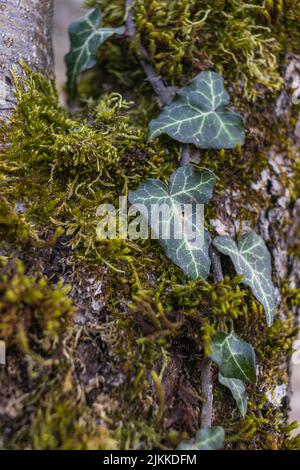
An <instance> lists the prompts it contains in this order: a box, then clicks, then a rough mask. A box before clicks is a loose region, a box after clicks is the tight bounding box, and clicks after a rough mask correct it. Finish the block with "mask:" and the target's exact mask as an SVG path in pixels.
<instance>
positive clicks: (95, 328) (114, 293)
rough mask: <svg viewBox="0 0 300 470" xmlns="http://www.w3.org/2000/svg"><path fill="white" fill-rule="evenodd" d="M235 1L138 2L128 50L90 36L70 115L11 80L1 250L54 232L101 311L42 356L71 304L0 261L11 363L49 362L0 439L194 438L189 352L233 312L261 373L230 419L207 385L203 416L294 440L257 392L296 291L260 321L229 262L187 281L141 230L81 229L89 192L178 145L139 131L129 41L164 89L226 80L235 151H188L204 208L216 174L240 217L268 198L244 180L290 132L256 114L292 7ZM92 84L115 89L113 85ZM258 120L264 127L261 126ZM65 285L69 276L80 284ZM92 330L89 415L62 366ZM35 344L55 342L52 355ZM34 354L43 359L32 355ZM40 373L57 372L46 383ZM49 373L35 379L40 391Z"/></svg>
mask: <svg viewBox="0 0 300 470" xmlns="http://www.w3.org/2000/svg"><path fill="white" fill-rule="evenodd" d="M88 3H89V5H90V6H91V5H95V4H98V5H100V6H101V7H102V10H103V12H104V19H105V23H106V24H112V25H119V24H121V22H122V19H123V16H124V3H125V2H124V1H123V0H122V1H121V0H120V1H117V2H110V1H107V0H99V1H96V2H95V1H90V2H88ZM242 3H243V2H240V1H237V0H234V1H232V2H223V1H222V0H221V1H218V2H213V4H212V2H211V4H209V5H207V2H202V1H196V0H180V1H179V2H175V1H169V2H166V1H162V2H156V1H154V0H151V1H150V2H145V1H142V0H137V2H136V5H135V17H136V21H137V26H138V37H137V44H136V45H134V46H131V47H130V48H129V47H128V43H127V42H126V41H124V43H123V44H120V42H118V43H117V42H113V41H112V42H110V43H108V44H107V47H105V48H103V49H101V54H99V67H98V69H95V70H94V71H91V72H89V73H88V74H87V75H86V76H85V78H84V79H83V81H82V82H81V84H80V93H81V94H80V96H81V98H82V100H81V103H80V108H79V110H78V111H77V112H76V114H75V115H70V114H69V113H67V112H66V111H65V110H63V109H61V107H60V106H59V104H58V99H57V95H56V92H55V89H54V86H53V85H52V84H51V83H49V82H48V81H47V80H46V79H45V78H43V77H41V76H40V75H36V74H31V73H30V72H29V71H27V72H28V77H27V79H26V80H24V79H22V80H21V79H19V78H16V83H17V97H18V103H19V105H18V108H17V110H16V112H15V113H14V115H13V117H12V120H11V123H10V124H9V125H8V126H4V127H3V129H2V130H1V131H0V133H1V134H0V139H1V140H2V141H3V142H4V143H5V144H10V145H7V146H6V150H5V152H3V153H2V154H1V156H0V158H1V162H2V170H1V174H0V188H1V190H2V194H3V197H2V195H1V201H0V204H1V205H0V207H1V209H2V213H1V217H0V229H1V235H2V237H3V247H4V248H3V249H4V254H6V251H5V250H8V251H10V250H11V249H15V250H17V251H18V252H20V251H21V257H22V258H24V260H25V261H26V255H24V252H23V251H22V249H23V246H24V243H26V247H30V249H32V250H33V252H36V250H37V249H39V250H41V251H42V252H43V253H44V251H43V250H49V248H50V249H51V247H54V248H55V247H56V243H57V245H58V246H60V245H62V246H63V248H64V251H63V256H64V258H65V261H66V265H67V266H68V268H70V270H71V271H72V272H75V273H76V272H78V273H79V274H78V277H75V280H74V279H73V283H74V285H75V284H76V283H77V281H78V278H79V280H82V279H81V278H83V277H86V276H87V273H89V274H90V275H91V278H92V277H93V274H94V273H97V274H99V275H101V282H102V284H101V288H102V292H101V302H103V305H104V313H103V316H104V317H105V320H103V321H102V317H101V320H99V319H98V318H97V321H94V323H92V326H90V325H89V326H86V327H84V328H83V330H84V334H83V336H84V339H79V337H80V334H81V333H80V334H79V333H78V331H79V329H78V328H79V327H78V326H76V325H71V334H70V336H71V340H70V338H69V337H68V341H69V340H70V341H71V342H72V341H73V340H74V341H75V339H76V341H75V342H74V344H73V342H72V347H70V349H68V351H65V350H63V358H61V359H60V360H59V364H56V365H54V366H53V363H52V362H51V361H52V359H53V360H54V362H55V360H57V353H58V346H59V345H61V344H62V343H61V342H60V341H59V340H58V336H59V335H62V338H63V342H64V341H65V340H66V336H65V333H66V327H67V324H68V321H67V320H68V319H70V318H71V317H72V314H73V312H74V307H73V306H72V304H71V303H70V302H69V300H68V293H67V291H66V290H65V289H64V288H63V286H62V285H61V284H58V285H56V286H52V285H51V284H50V283H49V280H48V279H46V278H45V277H44V276H42V275H41V276H35V277H33V276H31V275H29V274H25V273H26V270H25V271H24V268H23V267H22V265H21V264H20V263H17V264H16V265H12V266H13V267H12V268H10V266H11V264H9V265H8V267H6V268H4V273H3V277H2V278H1V284H0V288H1V293H3V298H4V301H2V303H1V308H2V312H4V315H5V323H3V325H4V326H3V325H2V326H1V328H2V330H0V334H1V335H2V336H4V337H5V338H6V339H7V341H8V343H9V345H12V348H14V347H15V346H18V347H19V349H20V351H21V354H22V358H23V360H24V352H26V353H27V354H31V356H32V358H33V359H37V356H38V355H40V356H43V357H44V356H46V357H47V358H48V357H49V356H50V359H51V361H50V362H51V365H50V370H47V371H46V372H47V373H45V375H44V376H43V378H42V377H41V374H40V373H37V372H36V373H35V375H34V380H33V375H32V374H31V375H30V374H28V378H27V379H28V384H27V387H28V388H29V391H30V393H29V395H30V397H29V401H28V408H26V412H24V419H23V421H22V420H21V422H20V421H17V424H18V426H19V424H20V426H19V427H20V429H21V431H20V433H19V434H17V435H16V437H15V438H13V437H12V436H9V439H7V447H9V446H12V447H14V446H15V447H18V448H25V447H29V448H35V449H36V448H45V449H68V448H76V449H90V448H97V449H98V448H99V449H106V448H114V447H118V448H121V449H124V448H126V449H127V448H153V447H170V448H175V447H176V445H177V443H178V442H179V441H180V440H182V436H183V435H184V436H185V438H186V437H187V436H188V435H193V434H194V433H195V431H196V430H197V428H198V427H199V422H200V418H199V417H200V411H201V406H202V397H201V393H200V388H201V384H200V373H201V361H202V359H203V357H204V356H205V355H207V354H208V353H209V351H210V348H211V337H212V335H213V334H214V332H215V331H216V329H218V328H222V329H225V330H226V329H227V328H229V326H230V325H231V323H232V322H234V326H235V329H236V331H237V333H238V334H240V335H241V336H242V337H243V338H245V339H246V340H248V341H251V342H252V343H253V344H254V346H255V349H256V351H257V355H258V358H259V361H260V364H261V370H262V372H261V376H260V379H259V383H258V384H257V386H255V387H249V389H248V393H249V398H250V400H249V413H248V415H247V417H246V418H245V420H240V417H239V415H238V413H233V414H232V408H233V403H232V401H231V398H230V396H229V395H226V393H227V392H226V393H224V389H222V388H221V386H218V385H216V391H215V397H214V409H215V416H216V420H218V424H223V425H224V427H225V428H226V434H227V439H228V442H227V446H228V447H231V446H232V447H233V448H240V449H243V448H262V447H264V448H283V447H284V446H287V447H288V446H289V447H290V448H293V447H295V446H296V445H297V442H296V440H288V437H287V433H288V430H286V429H284V426H283V422H284V416H283V414H282V413H281V411H278V409H275V408H273V407H272V406H271V405H270V403H268V402H267V400H266V398H265V395H264V393H263V391H265V390H266V388H268V389H271V388H272V387H273V386H274V385H275V384H277V383H278V382H280V381H282V383H285V382H286V380H287V377H286V375H285V372H284V371H282V370H281V369H280V368H279V364H282V363H283V361H284V358H285V357H286V355H288V354H289V353H290V351H291V344H292V341H293V339H294V337H295V334H296V331H295V329H294V326H293V318H292V316H291V314H290V313H289V310H290V309H291V307H292V306H293V305H294V304H295V303H297V301H298V292H297V293H295V292H292V291H290V290H289V291H288V292H286V291H285V289H284V287H283V289H282V292H283V294H284V298H285V300H284V306H285V309H286V319H285V320H281V319H277V321H276V323H275V324H274V327H273V328H272V329H268V328H266V327H265V320H264V314H263V310H262V307H261V306H260V305H259V304H258V303H257V302H256V301H255V300H253V297H252V295H251V293H250V291H249V289H247V288H245V287H244V286H243V285H242V283H241V279H240V278H238V277H234V275H233V271H232V268H231V266H230V265H229V264H226V265H225V266H224V268H225V270H226V273H228V274H230V276H229V275H227V276H225V279H224V282H222V283H218V284H217V285H215V284H214V283H213V281H212V279H208V281H207V282H202V281H199V280H198V281H188V280H187V279H186V278H185V277H184V275H183V273H182V272H181V270H180V269H179V268H178V267H176V266H175V265H173V264H172V263H171V262H170V261H169V260H168V259H167V258H166V257H165V256H164V255H163V253H162V251H161V249H160V247H159V246H158V244H157V243H156V242H155V241H152V240H145V241H129V240H110V241H100V240H98V239H97V237H96V225H97V222H98V221H97V217H96V209H97V207H98V205H99V204H101V203H104V202H105V203H114V204H115V203H116V200H117V198H118V197H119V196H121V195H125V194H126V193H127V192H128V189H131V188H132V189H134V188H136V187H137V185H138V184H139V183H140V182H141V181H143V180H144V179H146V178H149V177H152V178H159V179H162V180H164V181H166V180H168V178H169V176H170V174H171V173H172V172H173V171H174V170H175V168H176V167H177V163H178V160H179V158H180V145H178V144H177V143H174V142H171V141H170V139H168V138H161V139H159V140H156V141H155V142H154V143H151V144H149V143H147V137H146V128H147V124H148V122H149V120H150V117H152V116H153V115H154V114H155V113H157V112H158V109H157V106H156V103H155V99H154V97H153V92H152V91H151V89H150V86H149V84H148V83H147V82H146V80H145V77H144V74H143V72H142V71H141V69H140V66H139V64H138V63H137V61H136V59H135V58H134V52H135V47H136V46H138V44H139V41H142V42H143V44H144V45H145V46H146V48H147V50H148V52H149V54H150V56H151V60H152V61H153V64H154V65H155V67H156V69H157V71H158V72H159V73H161V74H162V75H163V76H164V77H165V78H166V80H167V81H168V83H169V84H173V85H176V86H179V85H180V84H183V83H185V82H186V80H187V79H188V78H190V77H192V76H193V75H195V73H197V72H199V71H200V70H203V69H206V68H211V67H214V68H216V69H217V70H219V71H222V72H223V73H224V75H225V77H226V79H227V80H228V81H229V82H230V83H231V85H232V86H231V90H230V91H231V95H232V96H233V101H234V105H235V107H236V108H238V109H239V111H241V112H242V114H243V116H244V117H245V118H246V121H247V129H248V136H247V143H246V146H245V148H244V149H243V151H242V150H241V149H240V148H237V149H235V150H232V151H218V152H211V151H202V152H201V162H200V165H201V166H203V167H208V168H210V169H212V170H214V171H215V173H216V175H217V177H218V181H217V186H216V195H215V200H214V202H213V203H212V204H211V205H210V206H209V208H208V211H207V218H208V219H210V218H211V217H215V216H217V215H218V210H219V209H220V210H221V209H222V206H221V204H220V205H219V204H218V201H219V199H221V200H222V192H223V191H225V190H227V189H228V188H229V187H230V190H231V191H233V192H239V193H240V194H241V197H240V198H239V199H238V200H237V201H236V205H237V207H236V210H237V212H238V217H239V218H240V219H241V220H245V219H247V220H250V221H251V222H252V223H253V224H255V222H256V220H257V217H258V215H259V213H260V212H261V210H263V209H264V208H265V207H267V206H269V205H270V204H271V201H270V200H269V198H268V197H266V196H265V195H261V194H258V193H257V191H255V190H254V189H253V188H251V183H252V182H255V181H256V179H257V178H258V177H259V175H260V173H261V171H262V170H263V169H265V168H269V165H268V153H269V151H270V149H271V148H273V150H274V146H275V145H276V151H277V150H280V151H282V152H285V153H289V152H293V151H292V150H291V148H289V147H290V143H289V142H288V141H287V139H286V136H287V134H288V131H289V130H288V129H287V128H286V127H285V126H283V125H281V127H280V129H278V124H277V123H276V121H275V119H274V121H270V115H271V111H270V110H271V108H272V106H273V104H272V100H273V99H274V93H275V92H276V91H277V90H278V89H279V88H280V86H281V80H280V78H279V75H278V70H279V66H280V59H281V54H282V52H283V36H284V33H282V35H281V33H280V34H279V35H278V37H277V36H276V34H275V32H276V31H284V28H286V24H289V27H291V28H292V29H293V28H294V29H293V31H294V30H295V31H296V28H295V24H294V23H295V21H296V15H295V14H294V13H291V12H290V9H284V10H282V11H283V13H282V14H281V15H279V13H278V12H280V11H281V10H280V9H279V6H280V2H278V3H276V5H275V2H273V3H272V5H271V2H264V4H263V5H262V2H250V3H249V4H247V5H244V4H243V5H242ZM274 5H275V6H276V8H275V9H274V8H273V7H274ZM242 6H243V7H244V8H242ZM208 10H209V11H208ZM293 34H294V33H293ZM296 34H297V33H296V32H295V37H296ZM293 38H294V36H293ZM129 49H130V50H129ZM125 54H126V57H127V58H128V60H127V61H126V64H125V65H124V56H125ZM129 70H130V73H129ZM107 72H108V73H107ZM91 78H92V80H91ZM104 85H105V86H104ZM107 85H109V88H107ZM105 89H113V90H117V91H122V95H121V94H120V93H116V92H115V93H107V92H105ZM99 94H100V96H99ZM84 96H85V97H86V96H93V98H90V97H89V98H85V99H84ZM122 96H126V100H125V99H124V98H123V97H122ZM253 98H256V102H255V104H252V108H251V110H250V109H249V104H248V99H253ZM272 109H273V108H272ZM250 111H251V112H250ZM266 119H267V120H268V122H269V124H270V126H269V127H270V129H269V130H267V131H266V132H265V133H264V135H260V132H262V130H263V129H265V122H266ZM24 123H26V125H24ZM273 124H274V126H273ZM274 134H276V143H274ZM274 151H275V150H274ZM289 154H290V153H289ZM282 178H283V179H284V178H286V175H282ZM20 207H21V208H22V210H19V209H18V208H20ZM56 230H58V231H56ZM58 237H61V238H58ZM7 247H9V248H7ZM41 256H42V255H41ZM43 262H44V259H43ZM47 263H49V261H46V264H47ZM75 287H77V284H76V286H75ZM80 287H82V289H84V288H85V287H84V283H83V286H80ZM285 294H286V295H285ZM2 312H1V313H2ZM80 328H81V327H80ZM89 328H90V330H89ZM86 330H87V331H86ZM19 331H24V334H21V335H20V333H19ZM80 331H81V330H80ZM91 331H92V332H93V334H94V335H95V336H97V338H96V339H95V342H97V340H99V337H100V338H101V340H102V338H103V337H104V338H105V348H107V349H108V351H109V352H108V353H107V355H106V356H105V357H104V359H103V360H104V361H106V362H105V367H106V368H107V369H108V373H107V374H108V375H109V379H111V377H115V376H114V374H116V377H117V379H116V383H113V384H112V385H111V386H110V382H109V381H108V382H109V383H108V385H106V384H105V383H104V385H103V388H105V386H106V387H108V389H109V399H110V400H112V401H113V403H114V406H112V405H111V402H109V405H108V408H109V412H103V413H102V411H103V407H104V408H105V403H106V400H107V397H106V396H103V395H105V392H103V390H102V385H101V384H98V385H97V387H96V386H95V388H94V389H93V388H92V385H91V388H92V391H91V389H90V388H89V387H87V386H85V385H83V384H82V383H80V381H79V380H78V377H76V374H73V372H72V371H74V363H75V364H76V365H77V367H79V366H78V363H77V361H78V362H80V357H79V355H76V354H77V353H76V348H77V346H78V342H79V343H80V341H87V337H88V336H89V335H91ZM28 332H29V333H30V335H29V334H28ZM32 332H33V334H32ZM75 344H76V347H75ZM49 345H51V346H55V347H54V349H52V352H51V351H50V349H51V348H50V347H49ZM9 347H10V346H9ZM70 351H71V352H70ZM33 352H34V354H35V355H34V354H33ZM101 352H103V351H102V350H101ZM40 359H41V358H40ZM69 361H70V362H69ZM176 361H177V362H176ZM39 364H41V367H45V364H44V361H43V360H40V361H39ZM99 366H100V365H99ZM56 367H57V368H56ZM70 370H71V373H70V372H69V371H70ZM43 371H44V369H43ZM76 371H77V369H76ZM176 371H177V372H176ZM177 373H178V375H176V374H177ZM55 376H58V377H62V376H64V377H67V378H68V380H67V378H66V379H65V381H64V383H63V384H62V386H58V384H57V382H56V381H55V379H53V377H55ZM70 376H71V377H72V379H71V385H70V383H69V382H70ZM120 377H121V378H120ZM96 378H98V375H96ZM106 378H107V377H106ZM111 380H113V379H111ZM104 382H105V378H104ZM48 383H49V384H50V386H49V390H45V384H48ZM20 387H21V389H22V386H20ZM71 388H73V389H74V390H75V389H76V390H79V392H80V393H79V395H80V397H82V396H84V395H85V394H86V396H87V401H85V400H82V399H79V396H74V394H72V393H71ZM170 390H171V392H170ZM26 391H27V390H26ZM22 392H23V393H24V390H23V389H22ZM74 393H75V392H74ZM168 393H170V395H169V396H168ZM94 395H96V398H95V396H94ZM98 395H100V396H99V397H98ZM166 397H167V398H166ZM98 399H99V401H100V404H99V403H98V402H97V400H98ZM165 400H167V401H165ZM97 405H99V407H100V408H101V407H102V408H101V410H102V411H101V413H100V420H101V422H104V426H103V427H102V428H101V429H99V428H98V427H97V426H96V425H95V422H99V415H98V414H97ZM37 409H38V410H39V411H38V413H35V411H36V410H37ZM25 415H26V416H25ZM33 415H34V419H33V422H32V425H30V426H29V425H28V422H29V421H30V419H29V417H32V416H33ZM103 415H104V418H103ZM28 419H29V421H28ZM106 428H109V431H108V430H107V429H106Z"/></svg>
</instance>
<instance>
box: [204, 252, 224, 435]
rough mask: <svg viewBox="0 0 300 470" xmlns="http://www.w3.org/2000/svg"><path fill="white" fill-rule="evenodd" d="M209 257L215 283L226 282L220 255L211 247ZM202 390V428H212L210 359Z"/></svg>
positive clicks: (205, 368) (205, 370)
mask: <svg viewBox="0 0 300 470" xmlns="http://www.w3.org/2000/svg"><path fill="white" fill-rule="evenodd" d="M209 255H210V259H211V265H212V271H213V275H214V279H215V282H222V281H223V280H224V276H223V271H222V264H221V258H220V255H219V253H218V252H217V251H216V250H215V248H214V247H213V246H211V245H210V248H209ZM201 389H202V393H203V395H204V398H205V403H204V404H203V406H202V411H201V427H202V428H204V427H209V428H210V427H211V423H212V412H213V384H212V369H211V360H210V359H209V358H208V357H206V358H204V360H203V363H202V370H201Z"/></svg>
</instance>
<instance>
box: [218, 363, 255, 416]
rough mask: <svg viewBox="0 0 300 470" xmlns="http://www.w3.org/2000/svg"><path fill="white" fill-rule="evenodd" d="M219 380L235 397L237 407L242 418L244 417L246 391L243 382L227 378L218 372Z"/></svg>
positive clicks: (246, 405) (246, 398) (246, 402)
mask: <svg viewBox="0 0 300 470" xmlns="http://www.w3.org/2000/svg"><path fill="white" fill-rule="evenodd" d="M219 382H220V384H222V385H224V386H225V387H227V388H229V390H230V391H231V393H232V396H233V398H234V399H235V401H236V403H237V406H238V409H239V410H240V412H241V415H242V416H243V418H245V416H246V413H247V408H248V397H247V393H246V388H245V385H244V382H243V381H242V380H240V379H227V378H226V377H223V375H222V374H220V372H219Z"/></svg>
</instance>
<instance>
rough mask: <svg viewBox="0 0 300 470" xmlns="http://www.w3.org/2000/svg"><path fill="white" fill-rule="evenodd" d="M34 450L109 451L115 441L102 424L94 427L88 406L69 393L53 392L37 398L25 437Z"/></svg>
mask: <svg viewBox="0 0 300 470" xmlns="http://www.w3.org/2000/svg"><path fill="white" fill-rule="evenodd" d="M26 440H27V441H29V443H30V444H31V446H30V447H31V448H32V449H34V450H40V449H42V450H109V449H116V448H117V442H116V441H115V439H114V438H113V436H112V435H110V433H109V432H108V430H107V428H106V427H104V426H97V425H96V424H95V422H94V421H93V420H92V417H91V416H90V413H89V412H88V410H87V408H86V407H85V406H83V405H82V404H80V403H77V404H76V403H74V397H73V396H72V394H70V393H65V394H64V395H61V392H60V391H58V392H57V391H56V393H55V391H52V392H51V393H50V394H48V395H46V396H45V398H44V400H40V403H39V408H38V410H37V413H36V414H35V416H34V419H33V421H32V423H31V426H30V428H29V436H28V437H27V438H26Z"/></svg>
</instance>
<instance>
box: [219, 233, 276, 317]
mask: <svg viewBox="0 0 300 470" xmlns="http://www.w3.org/2000/svg"><path fill="white" fill-rule="evenodd" d="M213 243H214V245H215V247H216V248H217V249H218V250H219V251H220V252H221V253H223V254H224V255H228V256H230V258H231V260H232V262H233V264H234V267H235V270H236V272H237V274H239V275H242V276H243V283H244V284H246V285H247V286H249V287H250V288H251V290H252V292H253V295H254V296H255V297H256V298H257V300H258V301H259V302H261V304H262V305H263V307H264V310H265V314H266V320H267V324H268V326H271V325H272V323H273V319H274V312H275V307H276V301H275V293H274V286H273V283H272V273H271V256H270V253H269V251H268V249H267V247H266V245H265V242H264V241H263V239H262V238H261V237H260V236H259V235H257V234H256V233H255V232H253V230H251V231H250V232H248V233H246V234H245V235H243V236H242V237H241V239H240V241H239V243H238V246H237V244H236V243H235V242H234V240H232V239H231V238H230V237H228V236H220V237H216V238H215V240H214V242H213Z"/></svg>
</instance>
